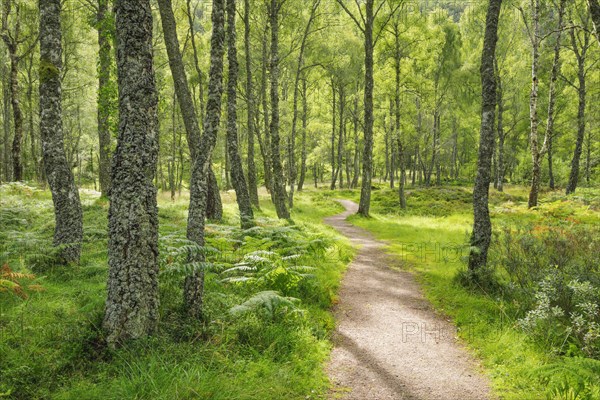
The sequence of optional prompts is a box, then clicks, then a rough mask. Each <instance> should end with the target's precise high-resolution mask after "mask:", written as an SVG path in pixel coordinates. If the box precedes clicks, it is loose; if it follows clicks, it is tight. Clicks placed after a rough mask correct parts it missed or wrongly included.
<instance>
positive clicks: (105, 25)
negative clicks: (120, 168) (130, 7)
mask: <svg viewBox="0 0 600 400" xmlns="http://www.w3.org/2000/svg"><path fill="white" fill-rule="evenodd" d="M96 24H97V30H98V147H99V164H98V179H99V181H100V193H101V194H102V196H103V197H107V196H108V194H109V189H110V157H111V145H112V143H111V142H112V140H111V138H112V132H111V126H112V124H111V118H112V116H113V115H114V113H115V111H116V110H115V107H116V101H117V100H116V88H115V87H114V84H113V80H112V78H111V75H112V68H113V52H112V45H111V42H112V40H113V29H114V19H113V15H112V12H111V11H110V10H109V0H98V13H97V16H96Z"/></svg>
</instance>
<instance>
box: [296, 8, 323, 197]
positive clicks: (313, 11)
mask: <svg viewBox="0 0 600 400" xmlns="http://www.w3.org/2000/svg"><path fill="white" fill-rule="evenodd" d="M320 3H321V0H314V1H313V4H312V7H311V12H310V17H309V18H308V22H307V23H306V27H305V28H304V34H303V35H302V41H301V43H300V51H299V53H298V64H297V66H296V75H295V77H294V95H293V100H292V132H291V135H290V166H289V169H290V182H289V183H290V193H289V206H290V208H292V207H293V206H294V187H295V185H296V126H297V121H298V94H299V91H300V88H299V87H298V84H299V82H300V77H301V74H302V70H303V68H304V52H305V50H306V44H307V42H308V36H309V35H310V28H311V25H312V23H313V20H314V18H315V15H316V12H317V8H318V7H319V4H320Z"/></svg>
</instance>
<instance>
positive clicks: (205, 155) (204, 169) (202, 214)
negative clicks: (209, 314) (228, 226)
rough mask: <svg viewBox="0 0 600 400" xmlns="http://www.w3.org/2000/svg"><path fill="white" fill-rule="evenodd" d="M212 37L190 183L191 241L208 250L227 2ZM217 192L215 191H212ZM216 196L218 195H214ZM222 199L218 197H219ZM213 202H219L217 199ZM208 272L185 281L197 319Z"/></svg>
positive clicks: (216, 15)
mask: <svg viewBox="0 0 600 400" xmlns="http://www.w3.org/2000/svg"><path fill="white" fill-rule="evenodd" d="M211 19H212V26H213V31H212V36H211V46H210V70H209V81H208V100H207V103H206V116H205V118H204V134H203V135H202V137H201V140H200V147H199V151H198V157H196V159H195V160H194V162H193V165H192V176H191V181H190V208H189V214H188V226H187V238H188V239H189V240H191V241H193V242H195V243H196V244H197V245H198V246H204V226H205V219H206V216H207V213H206V211H207V207H208V201H209V200H210V199H211V197H210V196H209V191H210V190H213V191H214V187H215V185H211V184H210V180H211V179H214V180H215V181H216V178H215V176H214V174H213V173H212V171H211V169H210V160H211V155H212V152H213V150H214V148H215V144H216V142H217V132H218V129H219V124H220V121H221V98H222V95H223V53H224V48H225V46H224V43H225V28H224V25H225V1H224V0H213V3H212V16H211ZM211 188H213V189H211ZM213 195H214V193H213ZM217 198H218V196H217ZM212 200H213V201H214V200H216V198H215V197H214V196H213V197H212ZM192 261H198V262H202V261H204V258H203V255H202V252H197V253H196V254H195V255H194V256H193V258H192ZM203 288H204V271H203V270H197V271H195V272H194V273H193V274H192V275H189V276H187V277H186V279H185V283H184V290H183V292H184V293H183V296H184V302H185V306H186V309H187V312H188V314H189V315H190V316H191V317H193V318H201V317H202V300H203Z"/></svg>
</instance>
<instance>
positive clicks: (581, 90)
mask: <svg viewBox="0 0 600 400" xmlns="http://www.w3.org/2000/svg"><path fill="white" fill-rule="evenodd" d="M571 46H572V48H573V51H574V52H575V57H576V58H577V79H578V80H579V87H578V88H577V94H578V99H579V107H578V109H577V140H576V142H575V151H574V152H573V159H572V160H571V172H570V174H569V182H568V183H567V190H566V192H567V194H571V193H574V192H575V189H576V188H577V184H578V182H579V162H580V159H581V153H582V151H583V140H584V138H585V105H586V95H587V90H586V82H585V59H586V53H587V49H588V47H589V34H587V33H584V42H583V43H582V48H581V50H578V44H577V39H576V37H575V32H574V28H573V29H571Z"/></svg>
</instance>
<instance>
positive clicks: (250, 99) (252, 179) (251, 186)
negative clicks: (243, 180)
mask: <svg viewBox="0 0 600 400" xmlns="http://www.w3.org/2000/svg"><path fill="white" fill-rule="evenodd" d="M244 50H245V52H246V108H247V110H246V116H247V125H248V160H247V163H248V167H247V168H248V192H249V195H250V202H251V203H252V205H253V206H254V207H256V208H259V207H260V205H259V202H258V183H257V178H256V163H255V160H254V159H255V155H254V133H255V130H256V125H255V123H254V92H253V91H252V54H251V50H250V0H244Z"/></svg>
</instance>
